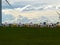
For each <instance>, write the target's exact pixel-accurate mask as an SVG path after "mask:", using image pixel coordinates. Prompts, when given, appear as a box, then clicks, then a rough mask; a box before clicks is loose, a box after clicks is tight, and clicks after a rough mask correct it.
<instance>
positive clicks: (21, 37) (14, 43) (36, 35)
mask: <svg viewBox="0 0 60 45" xmlns="http://www.w3.org/2000/svg"><path fill="white" fill-rule="evenodd" d="M0 45H60V27H54V28H51V27H0Z"/></svg>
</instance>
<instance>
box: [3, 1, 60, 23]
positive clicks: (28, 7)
mask: <svg viewBox="0 0 60 45" xmlns="http://www.w3.org/2000/svg"><path fill="white" fill-rule="evenodd" d="M8 1H9V3H10V4H11V5H12V7H11V6H9V5H8V4H7V3H6V1H5V0H2V22H3V23H5V22H7V23H19V22H21V23H30V22H33V23H40V22H47V21H48V22H49V23H50V22H52V23H55V22H57V21H59V20H58V19H59V18H58V17H59V15H58V14H57V13H56V11H58V12H60V0H8Z"/></svg>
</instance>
